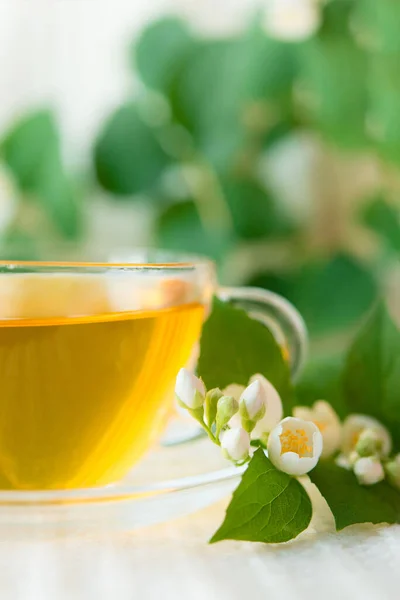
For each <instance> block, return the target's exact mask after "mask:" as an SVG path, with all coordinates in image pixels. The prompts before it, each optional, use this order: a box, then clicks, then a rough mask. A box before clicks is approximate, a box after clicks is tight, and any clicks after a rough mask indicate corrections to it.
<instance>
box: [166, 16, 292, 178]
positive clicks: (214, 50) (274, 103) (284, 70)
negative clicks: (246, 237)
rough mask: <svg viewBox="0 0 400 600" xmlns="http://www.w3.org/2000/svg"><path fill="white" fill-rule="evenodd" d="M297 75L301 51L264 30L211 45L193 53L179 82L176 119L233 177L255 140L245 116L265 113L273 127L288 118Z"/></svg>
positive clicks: (175, 97) (202, 45)
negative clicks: (257, 111)
mask: <svg viewBox="0 0 400 600" xmlns="http://www.w3.org/2000/svg"><path fill="white" fill-rule="evenodd" d="M295 70H296V61H295V52H294V49H292V48H291V47H290V45H288V44H284V43H282V42H278V41H276V40H272V39H269V38H268V37H267V36H266V35H265V34H264V33H263V31H262V30H261V29H260V28H251V29H250V30H249V31H247V32H246V33H245V34H244V35H243V36H241V37H237V38H230V39H221V40H211V41H210V40H207V41H203V42H202V43H200V44H199V45H198V46H197V48H196V50H195V51H194V52H192V53H191V54H190V55H189V56H188V59H187V61H186V62H185V64H184V65H183V67H182V69H181V71H180V72H179V73H178V75H177V77H176V80H175V82H174V85H173V88H172V91H171V96H170V101H171V105H172V108H173V113H174V115H175V118H176V119H177V120H179V121H180V122H181V123H182V124H183V125H184V126H185V127H186V128H187V129H188V130H189V131H190V132H191V133H192V135H193V138H194V141H195V145H196V147H197V149H198V150H199V151H200V152H201V153H202V154H203V155H204V156H205V157H206V158H207V159H208V160H209V161H210V162H211V163H212V164H213V165H214V166H215V167H216V169H217V170H219V171H221V172H229V170H230V169H231V167H232V166H233V165H234V164H235V162H236V160H237V159H238V154H239V153H240V152H241V151H242V150H243V147H244V145H245V144H246V143H247V141H248V138H249V135H250V133H249V131H248V128H247V126H246V124H245V115H246V114H247V112H248V110H249V108H250V109H251V107H252V106H254V105H256V106H261V108H265V109H266V112H267V114H272V120H273V122H275V121H278V120H279V117H280V116H281V113H282V112H283V107H284V112H285V115H286V112H287V108H286V107H287V104H288V98H290V94H291V89H292V84H293V80H294V75H295Z"/></svg>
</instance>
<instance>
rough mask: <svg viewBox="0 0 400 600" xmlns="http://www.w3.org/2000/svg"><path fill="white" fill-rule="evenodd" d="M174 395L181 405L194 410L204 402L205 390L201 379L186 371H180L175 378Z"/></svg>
mask: <svg viewBox="0 0 400 600" xmlns="http://www.w3.org/2000/svg"><path fill="white" fill-rule="evenodd" d="M175 394H176V396H177V398H178V399H179V400H180V402H181V403H182V404H184V405H185V406H187V407H188V408H191V409H196V408H199V407H200V406H202V404H203V402H204V399H205V395H206V388H205V386H204V383H203V382H202V381H201V379H199V378H198V377H196V376H195V375H193V373H191V372H190V371H188V370H187V369H181V370H180V371H179V373H178V375H177V378H176V384H175Z"/></svg>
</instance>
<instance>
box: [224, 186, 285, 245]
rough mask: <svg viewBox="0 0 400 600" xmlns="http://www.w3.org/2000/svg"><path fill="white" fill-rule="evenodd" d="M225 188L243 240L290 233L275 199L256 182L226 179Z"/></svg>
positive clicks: (236, 228) (228, 202)
mask: <svg viewBox="0 0 400 600" xmlns="http://www.w3.org/2000/svg"><path fill="white" fill-rule="evenodd" d="M222 188H223V192H224V196H225V199H226V201H227V204H228V206H229V209H230V211H231V215H232V219H233V224H234V228H235V231H236V233H237V235H238V236H239V237H240V238H242V239H257V238H264V237H270V236H272V235H281V234H284V233H288V232H289V231H290V228H289V226H288V224H287V223H285V220H284V218H283V216H282V215H281V214H280V213H279V211H278V210H277V207H276V205H275V202H274V200H273V198H272V197H271V196H270V195H269V194H267V192H266V191H265V190H264V189H263V188H262V187H261V185H260V184H258V183H257V182H256V181H252V180H247V179H233V178H231V179H226V180H224V181H223V184H222Z"/></svg>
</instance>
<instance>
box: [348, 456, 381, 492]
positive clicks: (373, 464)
mask: <svg viewBox="0 0 400 600" xmlns="http://www.w3.org/2000/svg"><path fill="white" fill-rule="evenodd" d="M353 470H354V474H355V476H356V477H357V479H358V483H360V484H361V485H374V484H375V483H378V482H379V481H382V480H383V479H384V478H385V471H384V470H383V467H382V463H381V461H380V460H379V459H378V458H376V457H374V456H364V457H363V458H359V459H358V460H357V461H356V462H355V463H354V467H353Z"/></svg>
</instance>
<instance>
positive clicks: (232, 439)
mask: <svg viewBox="0 0 400 600" xmlns="http://www.w3.org/2000/svg"><path fill="white" fill-rule="evenodd" d="M221 448H222V450H223V451H224V454H225V455H226V456H227V458H229V459H231V460H233V461H235V462H239V461H242V460H245V459H246V458H247V457H248V455H249V450H250V436H249V434H248V433H247V431H245V430H244V429H243V428H242V427H237V428H235V429H227V430H226V431H224V433H223V434H222V435H221Z"/></svg>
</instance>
